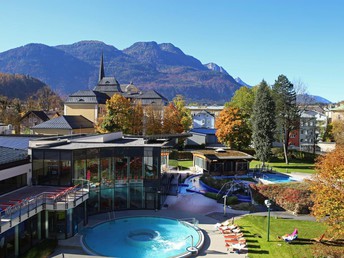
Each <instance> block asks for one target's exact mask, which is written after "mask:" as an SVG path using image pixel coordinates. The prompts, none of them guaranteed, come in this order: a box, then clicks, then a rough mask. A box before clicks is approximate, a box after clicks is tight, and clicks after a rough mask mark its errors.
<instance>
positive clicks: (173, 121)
mask: <svg viewBox="0 0 344 258" xmlns="http://www.w3.org/2000/svg"><path fill="white" fill-rule="evenodd" d="M183 131H184V129H183V125H182V123H181V119H180V112H179V110H178V109H177V108H176V107H175V106H174V104H173V103H170V104H168V105H167V106H166V107H165V108H164V118H163V126H162V133H165V134H170V133H182V132H183Z"/></svg>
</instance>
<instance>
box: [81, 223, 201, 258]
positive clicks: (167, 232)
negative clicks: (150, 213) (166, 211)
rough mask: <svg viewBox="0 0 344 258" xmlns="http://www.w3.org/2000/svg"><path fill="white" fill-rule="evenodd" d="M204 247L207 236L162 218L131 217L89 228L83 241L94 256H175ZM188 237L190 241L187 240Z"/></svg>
mask: <svg viewBox="0 0 344 258" xmlns="http://www.w3.org/2000/svg"><path fill="white" fill-rule="evenodd" d="M190 235H192V237H193V240H194V241H193V245H194V246H201V245H202V244H203V234H202V233H201V231H200V230H197V229H196V228H194V227H192V226H191V225H190V224H186V223H184V222H180V221H178V220H174V219H167V218H160V217H130V218H122V219H116V220H112V221H109V222H104V223H101V224H99V225H97V226H95V227H93V228H90V229H87V230H86V232H85V234H84V236H83V239H82V242H83V244H84V246H85V248H86V251H87V252H89V253H90V254H95V255H104V256H110V257H121V258H126V257H128V258H132V257H137V258H139V257H142V258H144V257H159V258H160V257H162V258H164V257H173V256H181V255H183V254H187V253H188V251H187V250H186V248H188V247H190V246H191V237H190ZM187 237H188V239H186V238H187Z"/></svg>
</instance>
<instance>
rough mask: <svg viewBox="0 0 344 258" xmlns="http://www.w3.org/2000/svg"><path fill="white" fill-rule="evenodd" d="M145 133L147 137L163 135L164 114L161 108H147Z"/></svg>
mask: <svg viewBox="0 0 344 258" xmlns="http://www.w3.org/2000/svg"><path fill="white" fill-rule="evenodd" d="M144 114H145V115H144V116H145V118H144V120H145V121H144V131H145V134H146V135H153V134H161V130H162V114H161V110H160V108H157V107H155V106H153V105H150V106H147V107H145V110H144Z"/></svg>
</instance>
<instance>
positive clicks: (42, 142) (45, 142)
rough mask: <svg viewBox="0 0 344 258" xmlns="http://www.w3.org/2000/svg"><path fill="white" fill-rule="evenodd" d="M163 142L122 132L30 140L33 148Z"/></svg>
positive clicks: (85, 147) (68, 147) (72, 148)
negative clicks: (151, 140) (124, 135)
mask: <svg viewBox="0 0 344 258" xmlns="http://www.w3.org/2000/svg"><path fill="white" fill-rule="evenodd" d="M162 145H163V143H153V144H151V143H147V140H146V139H144V138H141V137H137V138H136V137H123V136H122V133H119V132H116V133H109V134H96V135H78V136H76V135H73V136H70V137H68V136H64V137H61V138H59V137H51V138H44V139H36V140H33V141H31V142H30V147H31V148H33V149H53V150H77V149H90V148H111V147H161V146H162Z"/></svg>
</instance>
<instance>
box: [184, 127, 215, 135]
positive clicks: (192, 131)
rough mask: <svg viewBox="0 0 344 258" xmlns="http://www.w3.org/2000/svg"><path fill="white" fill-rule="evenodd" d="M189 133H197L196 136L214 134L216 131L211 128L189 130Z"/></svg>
mask: <svg viewBox="0 0 344 258" xmlns="http://www.w3.org/2000/svg"><path fill="white" fill-rule="evenodd" d="M190 133H198V134H205V135H209V134H215V133H216V129H212V128H193V129H191V130H190Z"/></svg>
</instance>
